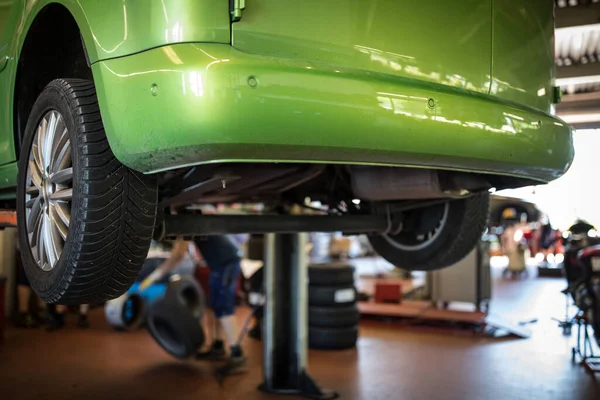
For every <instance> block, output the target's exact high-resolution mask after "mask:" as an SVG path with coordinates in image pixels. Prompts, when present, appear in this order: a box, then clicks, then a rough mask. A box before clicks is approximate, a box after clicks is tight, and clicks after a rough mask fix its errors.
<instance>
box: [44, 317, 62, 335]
mask: <svg viewBox="0 0 600 400" xmlns="http://www.w3.org/2000/svg"><path fill="white" fill-rule="evenodd" d="M63 326H65V314H64V313H51V314H50V315H49V316H48V326H47V327H46V331H48V332H54V331H56V330H58V329H60V328H62V327H63Z"/></svg>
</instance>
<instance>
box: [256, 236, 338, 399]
mask: <svg viewBox="0 0 600 400" xmlns="http://www.w3.org/2000/svg"><path fill="white" fill-rule="evenodd" d="M306 243H307V234H306V233H294V234H273V233H270V234H267V235H265V266H264V268H265V271H264V286H265V306H264V312H265V314H264V319H263V324H264V325H263V378H264V382H263V383H262V385H261V386H260V387H259V388H260V389H261V390H263V391H265V392H270V393H277V394H293V395H299V396H306V397H310V398H313V399H334V398H337V393H334V392H329V391H324V390H322V389H321V388H320V387H319V386H318V385H317V384H316V383H315V382H314V381H313V380H312V378H311V377H310V376H309V375H308V373H307V371H306V364H307V356H306V354H307V347H308V346H307V336H308V286H307V283H308V279H307V269H308V260H307V254H306Z"/></svg>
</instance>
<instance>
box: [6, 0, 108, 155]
mask: <svg viewBox="0 0 600 400" xmlns="http://www.w3.org/2000/svg"><path fill="white" fill-rule="evenodd" d="M77 4H78V2H74V1H65V2H64V3H58V2H50V1H39V2H37V3H34V6H33V7H32V8H31V10H29V11H28V12H27V10H26V12H27V14H26V16H25V17H24V18H23V21H22V23H21V24H20V28H19V29H18V33H19V32H20V33H21V34H20V35H19V34H17V35H16V37H15V40H16V46H15V47H16V49H17V51H16V52H15V53H16V54H15V56H14V59H15V63H14V66H13V68H14V70H13V76H14V79H13V88H12V89H13V102H12V116H13V129H12V131H13V135H14V136H13V138H14V146H15V158H18V155H19V152H20V146H21V141H22V138H23V131H24V130H25V126H26V124H27V119H28V118H29V113H30V112H31V109H32V107H33V104H34V103H35V101H36V99H37V97H38V96H39V94H40V93H41V92H42V90H43V89H44V88H45V87H46V85H47V84H48V83H50V82H51V81H52V80H54V79H56V78H81V79H89V80H93V77H92V70H91V66H90V64H91V63H90V59H94V58H95V57H96V49H95V45H94V44H93V36H92V33H91V31H90V29H89V26H88V25H87V24H86V23H85V14H84V11H83V9H82V8H81V6H78V5H77ZM26 7H27V5H26ZM82 22H83V23H82ZM90 42H91V45H88V44H89V43H90ZM40 65H42V66H43V68H40Z"/></svg>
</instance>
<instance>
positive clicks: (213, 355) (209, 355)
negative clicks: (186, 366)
mask: <svg viewBox="0 0 600 400" xmlns="http://www.w3.org/2000/svg"><path fill="white" fill-rule="evenodd" d="M226 356H227V354H226V353H225V345H224V344H223V341H222V340H215V341H214V342H213V344H212V345H211V346H210V349H209V350H208V351H205V352H201V353H197V354H196V359H197V360H210V361H220V360H224V359H225V357H226Z"/></svg>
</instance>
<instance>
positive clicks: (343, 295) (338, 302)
mask: <svg viewBox="0 0 600 400" xmlns="http://www.w3.org/2000/svg"><path fill="white" fill-rule="evenodd" d="M355 302H356V289H354V286H352V285H346V286H312V285H309V287H308V304H309V305H310V306H321V307H342V306H348V305H351V304H354V303H355Z"/></svg>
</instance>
